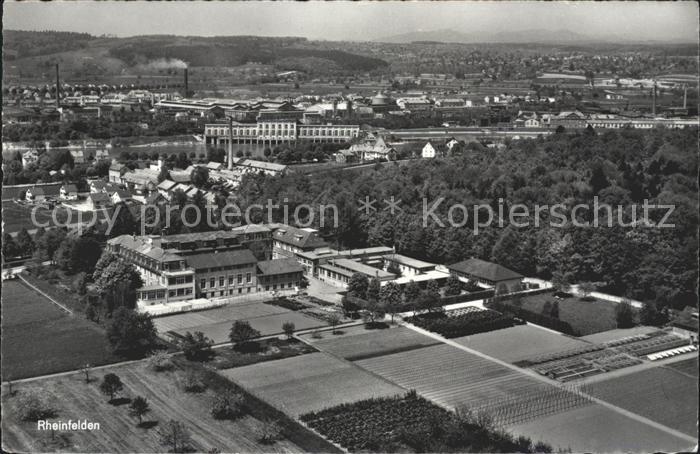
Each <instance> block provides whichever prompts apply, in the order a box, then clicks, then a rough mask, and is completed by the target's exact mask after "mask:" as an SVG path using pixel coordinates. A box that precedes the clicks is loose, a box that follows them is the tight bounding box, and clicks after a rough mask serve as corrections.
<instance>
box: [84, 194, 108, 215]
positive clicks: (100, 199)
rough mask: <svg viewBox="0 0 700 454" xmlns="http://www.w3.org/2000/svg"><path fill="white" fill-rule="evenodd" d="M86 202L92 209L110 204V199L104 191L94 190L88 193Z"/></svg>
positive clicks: (98, 208) (99, 208)
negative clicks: (94, 191)
mask: <svg viewBox="0 0 700 454" xmlns="http://www.w3.org/2000/svg"><path fill="white" fill-rule="evenodd" d="M88 204H89V206H91V208H92V210H93V211H95V210H101V209H104V208H108V207H110V206H112V199H111V197H110V196H109V195H108V194H105V193H104V192H96V193H91V194H90V195H88Z"/></svg>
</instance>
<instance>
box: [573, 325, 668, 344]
mask: <svg viewBox="0 0 700 454" xmlns="http://www.w3.org/2000/svg"><path fill="white" fill-rule="evenodd" d="M655 331H658V328H654V327H653V326H635V327H634V328H616V329H611V330H609V331H603V332H600V333H595V334H589V335H588V336H583V337H581V340H585V341H588V342H592V343H594V344H604V343H606V342H612V341H618V340H620V339H625V338H628V337H633V336H639V335H643V334H649V333H653V332H655Z"/></svg>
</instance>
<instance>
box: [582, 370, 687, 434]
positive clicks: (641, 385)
mask: <svg viewBox="0 0 700 454" xmlns="http://www.w3.org/2000/svg"><path fill="white" fill-rule="evenodd" d="M697 386H698V384H697V381H696V380H695V379H694V378H692V377H691V376H689V375H687V374H683V373H681V372H678V371H676V370H673V369H671V368H667V367H655V368H651V369H645V370H642V371H639V372H635V373H631V374H627V375H623V376H621V377H615V378H611V379H609V380H605V381H601V382H597V383H593V384H591V385H590V393H591V394H592V395H594V396H596V397H598V398H600V399H603V400H605V401H607V402H610V403H612V404H614V405H617V406H620V407H622V408H624V409H626V410H629V411H632V412H634V413H637V414H640V415H642V416H645V417H647V418H649V419H651V420H653V421H656V422H659V423H661V424H663V425H665V426H668V427H671V428H672V429H676V430H679V431H681V432H684V433H687V434H689V435H693V434H697V426H696V422H697V416H698V387H697Z"/></svg>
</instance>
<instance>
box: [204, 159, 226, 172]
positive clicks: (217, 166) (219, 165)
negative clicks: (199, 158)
mask: <svg viewBox="0 0 700 454" xmlns="http://www.w3.org/2000/svg"><path fill="white" fill-rule="evenodd" d="M223 168H224V165H223V164H222V163H220V162H214V161H209V162H207V169H208V170H221V169H223Z"/></svg>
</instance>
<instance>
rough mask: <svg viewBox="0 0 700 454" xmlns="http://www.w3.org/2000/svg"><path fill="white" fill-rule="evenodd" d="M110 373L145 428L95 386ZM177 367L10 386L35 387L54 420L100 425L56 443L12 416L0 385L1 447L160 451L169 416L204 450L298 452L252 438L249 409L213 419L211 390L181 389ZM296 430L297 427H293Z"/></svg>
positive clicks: (256, 422)
mask: <svg viewBox="0 0 700 454" xmlns="http://www.w3.org/2000/svg"><path fill="white" fill-rule="evenodd" d="M108 372H112V373H116V374H117V375H118V376H119V377H120V378H121V380H122V382H123V383H124V390H123V392H122V393H121V394H120V395H119V397H124V398H133V397H135V396H143V397H145V398H146V399H147V401H148V403H149V405H150V408H151V412H150V413H148V414H147V415H146V416H145V417H144V420H145V421H147V422H148V424H149V425H150V426H151V427H148V428H143V427H137V425H136V420H135V419H134V418H133V417H131V416H130V415H129V412H128V408H127V405H112V404H109V403H108V402H107V400H108V399H107V397H105V396H104V395H103V394H102V393H101V392H100V390H99V380H98V379H101V377H102V376H103V375H104V374H106V373H108ZM178 373H180V372H178V371H167V372H154V371H152V370H151V369H149V368H148V367H147V365H146V363H145V362H141V363H138V364H130V365H128V366H118V367H114V368H110V369H105V370H100V371H99V372H98V371H94V372H93V378H94V380H93V381H92V382H91V383H89V384H87V383H85V381H84V380H83V375H82V374H74V375H68V376H63V377H59V378H50V379H43V380H38V381H36V382H31V383H26V384H20V385H15V390H16V391H17V392H22V391H27V390H35V391H37V392H39V393H41V394H42V395H44V396H46V398H47V399H48V400H49V401H50V402H51V404H52V405H53V406H54V407H55V409H56V416H55V419H58V420H61V421H67V420H69V419H72V420H74V421H75V420H83V419H87V420H88V421H92V422H97V423H100V430H96V431H76V432H68V433H65V434H66V435H67V440H65V441H64V443H63V444H61V445H58V446H56V443H55V442H52V441H51V435H50V432H39V431H37V429H36V423H32V422H23V421H20V420H18V419H19V418H18V417H17V416H16V411H15V408H14V402H16V400H15V399H16V395H15V396H14V397H10V396H9V393H8V392H7V389H6V387H3V399H2V400H3V408H2V416H3V417H2V433H3V440H2V441H3V448H4V449H5V450H9V451H14V452H46V451H55V452H166V451H167V447H165V446H163V445H161V444H160V442H159V437H158V429H159V427H161V426H162V425H164V424H165V423H166V422H167V421H169V420H170V419H175V420H177V421H180V422H182V423H183V424H184V425H185V427H186V428H187V430H188V431H189V432H190V434H191V438H192V449H193V450H194V451H196V452H207V451H210V450H212V449H214V448H216V449H218V450H219V452H289V451H294V452H302V451H304V450H305V449H304V447H302V446H299V445H297V444H295V443H292V442H290V441H288V440H282V441H279V442H276V443H274V444H272V445H263V444H261V443H259V442H258V440H257V436H256V435H255V431H256V430H257V429H258V428H259V427H260V426H261V425H262V424H263V423H262V421H261V419H260V418H258V417H254V416H252V415H251V414H250V413H249V414H246V415H244V416H243V417H241V418H240V419H237V420H234V421H221V420H216V419H214V418H213V417H212V416H211V414H210V409H211V399H212V397H213V395H214V392H213V391H212V390H211V389H207V390H206V391H205V392H203V393H185V392H184V391H182V390H181V389H180V387H179V386H178V384H177V383H178V382H177V376H178ZM297 429H299V430H303V429H302V428H301V427H299V426H298V425H297Z"/></svg>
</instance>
